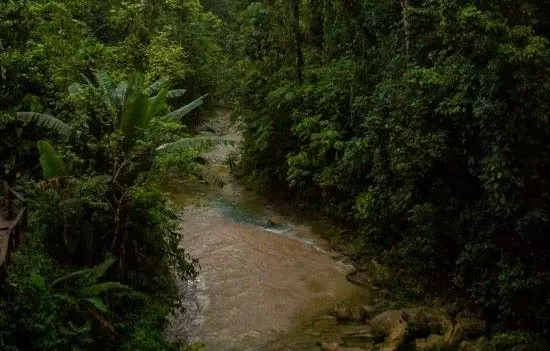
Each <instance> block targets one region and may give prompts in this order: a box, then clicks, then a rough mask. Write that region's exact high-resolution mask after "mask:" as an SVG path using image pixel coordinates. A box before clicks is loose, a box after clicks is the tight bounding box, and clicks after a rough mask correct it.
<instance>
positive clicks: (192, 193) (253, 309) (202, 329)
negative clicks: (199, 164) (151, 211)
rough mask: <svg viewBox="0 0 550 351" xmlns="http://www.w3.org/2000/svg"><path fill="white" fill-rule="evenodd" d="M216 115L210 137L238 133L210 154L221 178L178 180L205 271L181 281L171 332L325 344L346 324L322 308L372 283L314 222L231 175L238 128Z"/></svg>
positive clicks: (287, 346)
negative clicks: (281, 208)
mask: <svg viewBox="0 0 550 351" xmlns="http://www.w3.org/2000/svg"><path fill="white" fill-rule="evenodd" d="M211 123H213V124H215V128H211V129H214V130H215V131H216V134H215V135H213V136H212V138H220V139H224V140H232V141H234V142H235V143H232V144H228V143H222V144H219V145H217V146H215V147H214V149H213V150H212V151H210V152H209V153H207V154H206V155H205V158H206V159H207V160H209V165H210V167H212V168H216V169H217V172H218V173H220V170H221V173H222V174H223V175H222V178H224V179H223V180H224V184H225V185H224V186H223V187H221V188H220V187H205V188H204V189H198V190H197V189H189V188H185V186H184V185H181V186H179V187H176V188H177V190H175V191H174V190H173V194H174V198H175V199H176V201H178V202H179V203H186V205H185V209H184V211H183V222H182V225H181V227H182V246H183V247H185V248H186V250H188V252H189V253H190V254H191V255H192V256H193V257H196V258H198V259H199V261H200V266H201V271H200V274H199V276H198V277H197V279H196V280H194V281H191V282H182V283H181V284H180V288H181V290H182V293H183V294H184V296H185V304H184V307H185V311H183V312H181V313H179V314H177V315H176V316H174V317H173V320H172V321H171V325H170V327H169V329H168V331H167V332H168V334H169V336H170V337H171V338H172V339H175V340H184V341H187V342H201V343H203V344H204V346H205V349H206V350H279V349H280V350H308V349H317V347H316V342H317V341H319V340H321V339H323V337H324V336H326V335H327V334H330V333H338V331H337V330H336V329H335V328H337V326H335V325H334V324H335V323H333V322H332V320H329V319H330V318H328V319H326V317H322V316H323V315H324V316H326V315H327V313H328V311H330V310H332V308H333V307H334V306H335V305H337V304H341V303H345V302H349V301H363V299H364V298H365V297H366V294H367V292H366V291H365V290H364V289H363V288H361V287H358V286H356V285H353V284H352V283H350V282H348V281H347V280H346V274H347V273H348V272H349V271H350V270H351V269H352V268H353V267H352V266H350V265H346V264H344V263H342V262H339V261H337V260H335V259H333V258H332V257H334V256H335V255H334V254H333V253H332V254H331V253H330V252H329V251H328V250H325V249H324V247H326V243H325V242H324V241H323V240H322V239H321V238H320V236H318V235H317V234H316V233H314V232H312V230H311V228H310V227H309V226H308V225H305V224H300V223H291V222H290V221H289V220H288V219H286V218H284V217H283V216H281V215H280V214H278V213H277V212H276V211H275V210H274V209H273V208H272V207H271V206H269V203H267V202H266V201H265V200H264V199H262V198H261V197H259V196H257V195H255V194H253V193H251V192H248V191H246V190H245V189H244V188H243V187H242V186H240V185H239V184H237V183H236V182H234V181H233V180H232V179H231V177H230V176H229V175H228V172H227V170H226V169H225V168H224V166H223V165H224V162H223V161H224V160H225V159H226V157H227V156H228V155H230V154H231V153H235V152H237V150H238V146H237V143H238V141H239V139H240V136H239V135H238V133H236V132H235V131H234V129H233V128H232V127H231V125H230V123H229V121H228V118H227V117H225V116H223V115H219V116H218V117H217V118H216V119H215V120H214V121H213V122H211ZM190 199H191V200H190ZM190 203H192V204H190ZM197 203H198V204H197ZM324 318H325V319H326V320H328V322H323V321H324V320H325V319H324ZM330 337H332V336H330Z"/></svg>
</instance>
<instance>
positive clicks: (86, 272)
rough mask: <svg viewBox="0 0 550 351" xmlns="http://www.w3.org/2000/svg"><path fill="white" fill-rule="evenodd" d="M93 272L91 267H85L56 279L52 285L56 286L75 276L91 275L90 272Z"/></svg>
mask: <svg viewBox="0 0 550 351" xmlns="http://www.w3.org/2000/svg"><path fill="white" fill-rule="evenodd" d="M91 273H92V270H91V268H84V269H80V270H78V271H74V272H72V273H70V274H67V275H65V276H63V277H61V278H58V279H56V280H54V281H53V282H52V286H56V285H57V284H59V283H61V282H64V281H67V280H71V279H73V278H75V277H81V276H86V275H87V276H89V275H90V274H91Z"/></svg>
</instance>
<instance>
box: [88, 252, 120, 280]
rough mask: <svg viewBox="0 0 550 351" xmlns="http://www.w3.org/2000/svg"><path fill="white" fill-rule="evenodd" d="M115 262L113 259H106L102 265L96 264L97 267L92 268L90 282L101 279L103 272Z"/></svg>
mask: <svg viewBox="0 0 550 351" xmlns="http://www.w3.org/2000/svg"><path fill="white" fill-rule="evenodd" d="M115 262H116V260H115V259H114V258H108V259H106V260H105V261H104V262H103V263H100V264H98V265H97V266H94V267H93V268H92V269H91V271H92V276H91V278H92V281H93V282H96V281H97V280H98V279H99V278H101V277H102V276H103V275H104V274H105V272H107V270H108V269H109V268H110V267H111V266H112V265H113V263H115Z"/></svg>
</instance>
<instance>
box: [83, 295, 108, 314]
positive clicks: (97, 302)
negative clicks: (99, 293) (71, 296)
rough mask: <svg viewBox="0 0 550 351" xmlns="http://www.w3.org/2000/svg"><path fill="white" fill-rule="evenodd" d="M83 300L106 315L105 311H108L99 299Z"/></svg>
mask: <svg viewBox="0 0 550 351" xmlns="http://www.w3.org/2000/svg"><path fill="white" fill-rule="evenodd" d="M83 300H84V301H87V302H89V303H90V304H92V305H93V306H94V307H95V308H97V309H98V310H100V311H101V312H103V313H107V311H109V309H108V308H107V306H106V305H105V303H104V302H103V301H102V300H101V299H100V298H99V297H87V298H85V299H83Z"/></svg>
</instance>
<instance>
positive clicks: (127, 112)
mask: <svg viewBox="0 0 550 351" xmlns="http://www.w3.org/2000/svg"><path fill="white" fill-rule="evenodd" d="M142 84H143V76H142V75H141V74H139V73H137V74H136V75H135V76H134V79H132V81H131V83H130V84H129V85H128V88H127V89H126V94H125V98H124V105H123V107H122V113H121V116H120V122H119V123H120V124H119V129H120V130H121V131H122V132H123V133H125V134H126V133H130V132H132V131H134V130H136V129H137V128H140V127H144V126H145V125H146V124H147V122H149V121H150V119H151V116H149V114H148V112H149V105H150V102H149V96H147V95H146V94H145V92H144V91H143V89H142V88H141V87H142Z"/></svg>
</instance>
